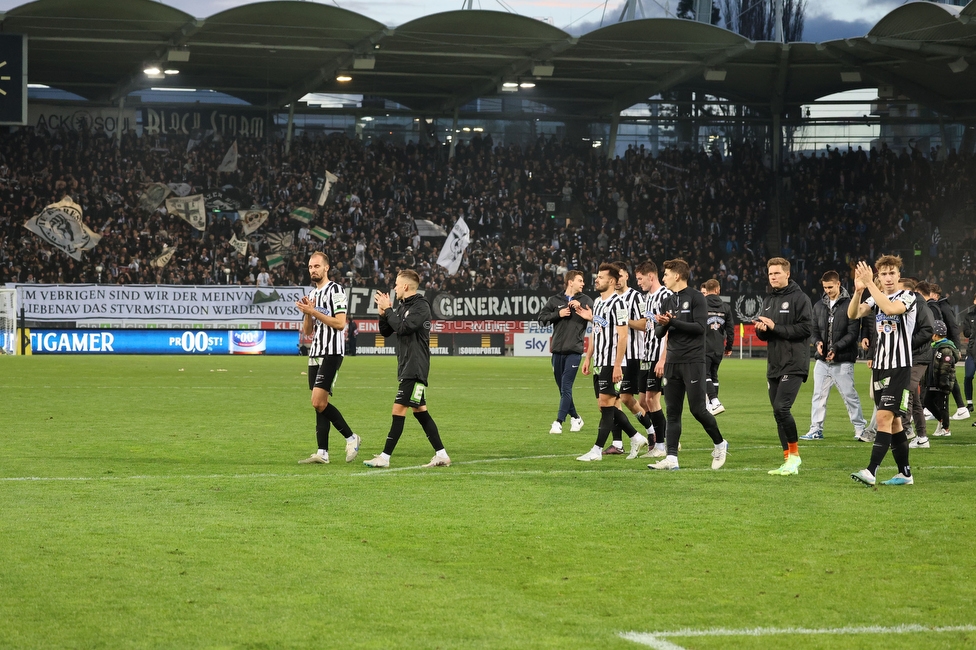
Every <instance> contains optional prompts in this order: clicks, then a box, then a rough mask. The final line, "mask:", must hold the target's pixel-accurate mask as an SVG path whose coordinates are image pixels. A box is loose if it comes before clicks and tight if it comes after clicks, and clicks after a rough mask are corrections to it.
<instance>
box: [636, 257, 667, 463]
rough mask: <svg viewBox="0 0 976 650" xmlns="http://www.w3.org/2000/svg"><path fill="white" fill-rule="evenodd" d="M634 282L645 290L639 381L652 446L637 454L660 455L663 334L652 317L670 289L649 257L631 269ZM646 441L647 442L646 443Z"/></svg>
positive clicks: (663, 419)
mask: <svg viewBox="0 0 976 650" xmlns="http://www.w3.org/2000/svg"><path fill="white" fill-rule="evenodd" d="M635 271H636V274H637V286H639V287H640V288H641V290H642V291H644V292H645V295H644V307H645V312H644V318H645V323H646V324H645V326H644V329H645V336H644V359H643V361H641V374H640V380H639V381H640V385H641V387H642V390H643V392H644V394H643V395H642V396H641V402H642V404H641V405H642V406H643V407H644V411H645V412H646V413H647V415H648V416H649V417H650V418H651V428H650V429H649V430H648V436H647V437H648V440H650V437H651V435H650V434H651V431H653V432H654V447H652V448H651V449H650V451H648V452H647V453H646V454H644V455H643V456H641V458H664V456H666V455H667V451H666V448H665V444H664V441H665V437H666V435H667V430H668V420H667V418H666V417H664V411H663V410H661V387H662V385H663V382H662V378H663V377H664V364H665V363H666V362H667V355H668V350H667V336H666V335H665V336H663V337H659V336H658V335H657V334H656V333H655V331H654V326H655V325H656V321H655V320H654V317H655V316H657V315H658V314H663V313H664V306H663V305H664V302H665V300H667V299H668V297H670V296H671V291H670V290H669V289H668V288H667V287H665V286H664V285H662V284H661V282H660V280H659V279H658V275H657V264H655V263H654V262H651V261H647V262H643V263H642V264H639V265H638V266H637V269H635ZM648 444H650V443H648Z"/></svg>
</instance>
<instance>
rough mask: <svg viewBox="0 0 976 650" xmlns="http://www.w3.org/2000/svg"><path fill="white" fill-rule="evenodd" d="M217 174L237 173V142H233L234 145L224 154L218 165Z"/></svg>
mask: <svg viewBox="0 0 976 650" xmlns="http://www.w3.org/2000/svg"><path fill="white" fill-rule="evenodd" d="M217 171H218V172H236V171H237V140H234V144H232V145H231V146H230V149H228V150H227V153H226V154H224V159H223V160H222V161H221V163H220V167H218V168H217Z"/></svg>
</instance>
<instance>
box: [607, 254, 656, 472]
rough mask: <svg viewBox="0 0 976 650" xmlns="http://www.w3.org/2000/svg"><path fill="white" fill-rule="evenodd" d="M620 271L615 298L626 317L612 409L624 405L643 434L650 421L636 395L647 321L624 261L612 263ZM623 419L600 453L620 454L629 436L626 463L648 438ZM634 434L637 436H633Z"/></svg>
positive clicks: (641, 300) (624, 414)
mask: <svg viewBox="0 0 976 650" xmlns="http://www.w3.org/2000/svg"><path fill="white" fill-rule="evenodd" d="M613 264H614V266H616V267H617V269H618V271H619V272H620V277H619V278H617V296H618V299H619V300H620V302H621V304H622V305H623V308H624V310H625V312H626V314H627V344H626V347H627V351H626V353H625V359H626V360H625V362H624V367H623V370H624V378H623V379H622V380H621V382H620V399H619V401H618V402H617V404H616V405H615V406H617V407H618V408H620V405H621V404H623V406H626V407H627V408H628V409H629V410H630V412H631V413H633V414H634V415H635V416H637V421H638V422H640V424H641V426H642V427H644V429H645V431H647V430H649V429H650V428H651V418H650V417H649V416H648V415H647V413H646V412H644V409H643V408H642V407H641V404H640V403H639V401H638V400H637V398H636V397H634V396H635V395H637V396H640V395H641V393H643V388H641V385H640V372H641V368H640V366H641V360H642V358H643V356H644V327H645V326H646V325H647V319H646V318H645V316H644V296H643V295H641V293H640V292H639V291H637V290H635V289H632V288H631V287H630V286H628V283H629V281H630V271H629V270H628V268H627V264H626V263H625V262H614V263H613ZM620 414H621V415H622V416H623V417H620V418H617V425H616V426H614V427H613V431H612V433H613V444H612V445H611V446H610V447H607V448H606V449H604V450H603V453H604V454H615V453H616V454H619V453H622V452H623V433H624V432H626V433H627V435H628V436H630V453H629V454H628V455H627V459H628V460H633V459H634V458H637V456H639V455H640V453H641V452H642V451H645V447H647V442H648V441H647V437H645V436H644V435H642V434H638V433H637V429H635V428H634V427H633V426H632V425H631V424H630V420H629V419H628V418H627V414H626V413H624V411H623V409H621V411H620ZM635 434H636V435H635Z"/></svg>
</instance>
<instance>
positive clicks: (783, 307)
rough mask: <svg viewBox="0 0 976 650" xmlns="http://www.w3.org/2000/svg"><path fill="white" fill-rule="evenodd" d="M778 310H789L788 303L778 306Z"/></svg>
mask: <svg viewBox="0 0 976 650" xmlns="http://www.w3.org/2000/svg"><path fill="white" fill-rule="evenodd" d="M779 308H780V309H789V308H790V303H788V302H784V303H783V304H782V305H780V306H779Z"/></svg>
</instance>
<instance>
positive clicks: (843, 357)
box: [813, 287, 860, 363]
mask: <svg viewBox="0 0 976 650" xmlns="http://www.w3.org/2000/svg"><path fill="white" fill-rule="evenodd" d="M850 302H851V296H850V294H849V293H847V290H846V289H844V288H843V287H841V290H840V296H838V297H837V302H835V303H834V306H833V307H831V306H830V298H828V297H827V294H824V295H823V299H822V300H819V301H817V303H816V304H815V305H814V306H813V347H814V349H816V347H817V344H818V343H823V354H818V355H817V358H818V359H821V360H824V359H825V358H826V356H827V353H828V352H830V351H831V350H833V351H834V363H842V362H849V361H857V345H858V342H859V340H858V330H859V329H860V328H859V323H858V321H857V320H856V319H855V320H853V321H852V320H850V319H849V318H848V317H847V306H848V305H849V304H850ZM831 316H833V320H834V322H833V327H832V328H830V330H829V331H828V329H827V327H828V323H830V318H831ZM828 342H829V345H828Z"/></svg>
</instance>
